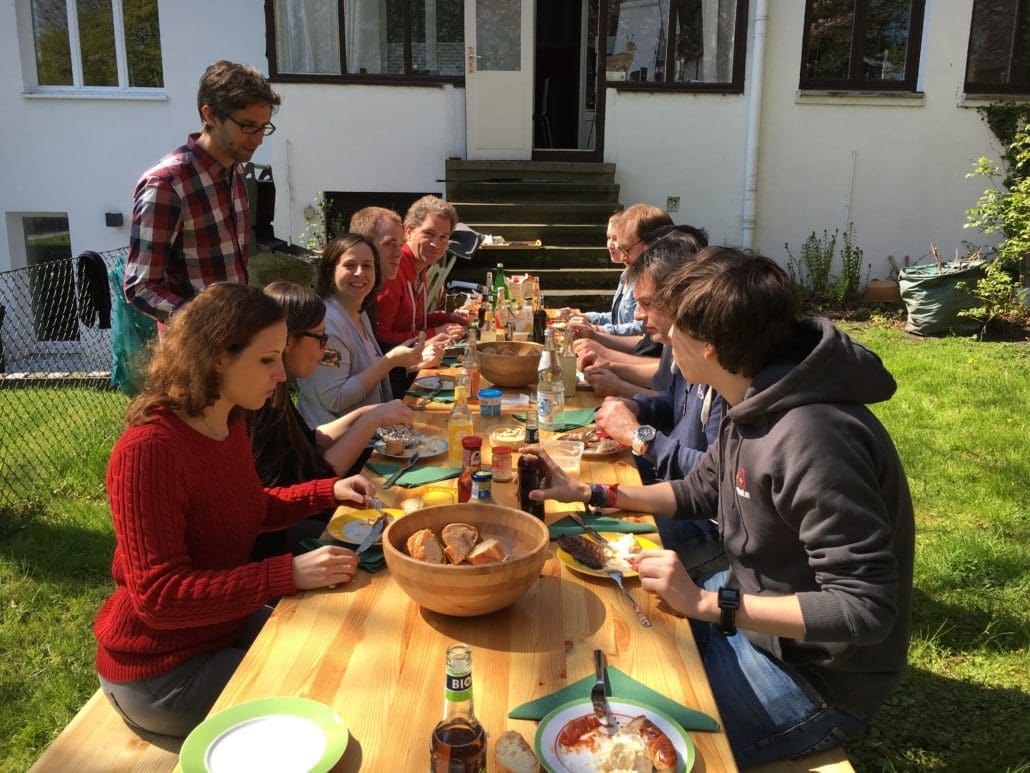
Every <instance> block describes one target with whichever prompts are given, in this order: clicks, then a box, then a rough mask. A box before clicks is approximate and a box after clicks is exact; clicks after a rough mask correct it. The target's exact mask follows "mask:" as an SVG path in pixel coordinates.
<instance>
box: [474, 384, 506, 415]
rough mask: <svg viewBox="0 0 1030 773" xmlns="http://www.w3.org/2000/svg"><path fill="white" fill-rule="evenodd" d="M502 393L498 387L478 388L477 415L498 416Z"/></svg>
mask: <svg viewBox="0 0 1030 773" xmlns="http://www.w3.org/2000/svg"><path fill="white" fill-rule="evenodd" d="M502 395H503V393H502V392H501V390H500V389H480V390H479V415H480V416H500V415H501V397H502Z"/></svg>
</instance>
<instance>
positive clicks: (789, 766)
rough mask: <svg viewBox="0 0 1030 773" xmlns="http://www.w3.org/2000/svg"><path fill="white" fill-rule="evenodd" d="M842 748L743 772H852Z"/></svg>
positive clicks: (758, 766)
mask: <svg viewBox="0 0 1030 773" xmlns="http://www.w3.org/2000/svg"><path fill="white" fill-rule="evenodd" d="M854 771H855V769H854V768H853V767H851V763H850V762H848V758H847V756H846V755H845V754H844V749H842V748H841V747H837V748H836V749H830V750H828V751H825V752H819V753H818V754H809V755H808V756H806V757H798V758H797V759H793V760H778V761H777V762H767V763H765V764H764V765H756V766H755V767H752V768H746V769H745V773H854Z"/></svg>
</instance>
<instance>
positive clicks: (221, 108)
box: [197, 59, 282, 129]
mask: <svg viewBox="0 0 1030 773" xmlns="http://www.w3.org/2000/svg"><path fill="white" fill-rule="evenodd" d="M281 103H282V98H281V97H280V96H279V95H278V94H277V93H276V92H275V91H273V90H272V87H271V85H269V83H268V79H267V78H265V76H264V75H262V74H261V71H260V70H258V69H257V68H256V67H252V66H251V65H249V64H236V62H229V61H226V60H225V59H220V60H219V61H217V62H212V63H211V64H209V65H208V66H207V69H206V70H204V74H203V76H201V78H200V87H199V88H198V89H197V112H198V113H200V120H201V122H202V123H203V125H204V128H205V129H207V128H209V127H208V125H207V123H206V122H204V114H203V112H202V108H203V107H204V105H207V106H208V107H210V108H211V110H212V111H213V112H215V113H217V114H218V115H222V116H225V115H228V114H229V113H231V112H233V111H235V110H242V109H244V108H245V107H250V106H251V105H254V104H266V105H271V106H272V112H273V113H274V112H275V111H276V109H277V108H278V107H279V105H280V104H281Z"/></svg>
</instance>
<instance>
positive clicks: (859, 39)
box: [798, 0, 926, 92]
mask: <svg viewBox="0 0 1030 773" xmlns="http://www.w3.org/2000/svg"><path fill="white" fill-rule="evenodd" d="M854 1H855V5H854V8H855V22H854V26H853V27H852V31H851V53H850V57H849V64H848V77H847V78H808V77H806V76H805V63H806V62H807V61H808V46H809V37H808V27H809V25H810V24H811V22H812V5H813V2H814V0H805V24H804V27H803V28H802V30H801V75H800V78H799V80H798V88H800V89H801V90H802V91H806V90H829V91H906V92H916V91H917V85H918V78H919V57H920V54H921V52H922V44H923V19H924V17H925V15H926V2H925V0H912V8H911V10H910V12H909V17H908V50H907V52H906V56H905V78H904V79H903V80H872V79H869V78H864V77H862V75H861V68H862V51H863V49H862V44H863V42H864V41H865V31H866V11H867V9H868V6H869V0H854Z"/></svg>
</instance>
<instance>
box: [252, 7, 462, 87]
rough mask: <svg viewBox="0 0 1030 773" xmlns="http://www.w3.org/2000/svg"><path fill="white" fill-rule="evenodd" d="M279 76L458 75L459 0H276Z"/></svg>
mask: <svg viewBox="0 0 1030 773" xmlns="http://www.w3.org/2000/svg"><path fill="white" fill-rule="evenodd" d="M272 13H273V24H272V26H271V28H270V29H269V30H268V35H269V43H270V45H269V47H268V48H269V50H270V51H273V52H274V57H273V58H272V60H271V61H270V63H269V64H270V72H271V75H272V78H273V79H277V80H320V81H333V80H340V81H355V80H357V81H360V80H377V81H384V80H389V79H391V77H392V78H393V79H395V80H399V81H402V82H410V81H412V80H420V79H424V80H433V79H436V80H449V81H454V80H460V79H462V78H464V76H465V60H464V45H465V43H464V41H465V27H464V2H463V0H274V2H273V3H272Z"/></svg>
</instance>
